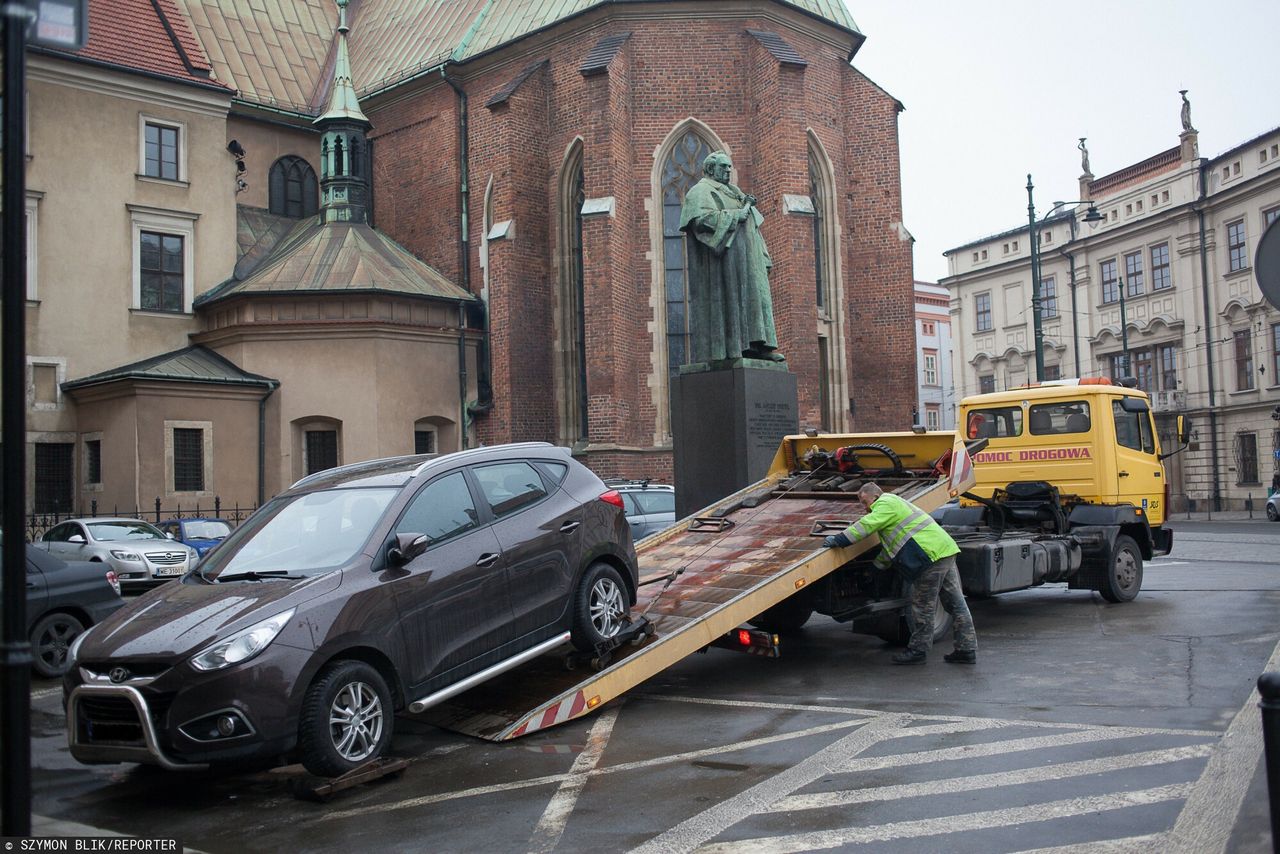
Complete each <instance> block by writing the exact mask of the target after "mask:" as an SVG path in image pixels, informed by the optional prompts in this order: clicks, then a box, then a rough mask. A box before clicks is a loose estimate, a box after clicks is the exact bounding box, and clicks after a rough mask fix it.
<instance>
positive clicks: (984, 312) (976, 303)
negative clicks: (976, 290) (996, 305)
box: [973, 293, 995, 332]
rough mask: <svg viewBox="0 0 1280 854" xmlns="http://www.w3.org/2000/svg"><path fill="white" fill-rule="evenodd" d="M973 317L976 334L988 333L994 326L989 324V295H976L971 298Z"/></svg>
mask: <svg viewBox="0 0 1280 854" xmlns="http://www.w3.org/2000/svg"><path fill="white" fill-rule="evenodd" d="M973 308H974V316H975V318H976V319H977V325H976V326H975V327H974V329H975V330H976V331H978V332H990V331H991V330H992V329H994V328H995V326H994V325H993V324H992V322H991V294H989V293H986V294H978V295H976V296H975V297H974V298H973Z"/></svg>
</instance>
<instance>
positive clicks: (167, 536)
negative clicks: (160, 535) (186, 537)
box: [164, 531, 178, 540]
mask: <svg viewBox="0 0 1280 854" xmlns="http://www.w3.org/2000/svg"><path fill="white" fill-rule="evenodd" d="M164 536H165V539H167V540H176V539H178V538H177V537H175V536H174V535H173V531H165V532H164Z"/></svg>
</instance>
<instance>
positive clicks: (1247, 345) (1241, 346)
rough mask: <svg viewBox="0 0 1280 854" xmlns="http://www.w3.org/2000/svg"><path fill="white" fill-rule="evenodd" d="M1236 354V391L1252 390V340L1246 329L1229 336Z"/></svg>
mask: <svg viewBox="0 0 1280 854" xmlns="http://www.w3.org/2000/svg"><path fill="white" fill-rule="evenodd" d="M1231 337H1232V339H1233V340H1234V341H1235V352H1236V391H1249V390H1250V389H1252V388H1253V340H1252V337H1253V336H1252V335H1251V333H1250V331H1249V330H1248V329H1241V330H1238V331H1237V332H1236V333H1235V334H1234V335H1232V336H1231Z"/></svg>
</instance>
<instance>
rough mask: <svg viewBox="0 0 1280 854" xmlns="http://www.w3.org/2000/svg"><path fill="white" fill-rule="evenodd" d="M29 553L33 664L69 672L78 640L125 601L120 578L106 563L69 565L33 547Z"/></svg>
mask: <svg viewBox="0 0 1280 854" xmlns="http://www.w3.org/2000/svg"><path fill="white" fill-rule="evenodd" d="M26 551H27V636H28V637H29V638H30V639H31V668H32V669H33V670H34V671H35V672H36V674H37V675H38V676H43V677H44V678H46V679H54V678H57V677H59V676H61V675H62V674H63V673H65V672H66V669H67V652H68V650H69V648H70V646H71V644H72V643H74V642H75V639H76V638H77V637H79V636H80V634H81V633H82V632H84V630H85V629H87V628H89V627H90V626H93V625H95V624H97V623H99V622H101V621H102V620H103V619H104V618H105V617H107V616H108V615H110V614H112V613H114V612H115V611H116V610H117V609H118V608H120V606H122V605H123V604H124V600H123V599H121V598H120V581H119V579H118V578H117V577H116V572H115V570H114V569H111V567H109V566H106V565H104V564H102V563H84V562H80V561H76V562H72V563H69V562H67V561H63V560H59V559H58V558H56V557H54V556H53V555H51V554H49V553H48V552H46V551H42V550H41V549H37V548H35V547H34V546H32V545H28V546H27V549H26Z"/></svg>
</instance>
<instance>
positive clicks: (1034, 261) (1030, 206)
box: [1027, 172, 1102, 382]
mask: <svg viewBox="0 0 1280 854" xmlns="http://www.w3.org/2000/svg"><path fill="white" fill-rule="evenodd" d="M1033 189H1035V185H1033V184H1032V183H1031V173H1029V172H1028V173H1027V231H1028V233H1029V235H1030V237H1031V323H1032V329H1033V330H1034V339H1035V348H1036V382H1044V323H1043V321H1042V320H1041V316H1040V312H1041V305H1040V226H1041V225H1042V224H1043V223H1045V222H1046V221H1048V219H1049V218H1050V217H1052V216H1053V215H1054V214H1055V213H1057V211H1058V209H1059V208H1061V207H1064V206H1065V205H1088V210H1086V211H1085V215H1084V221H1085V222H1102V214H1100V213H1099V212H1098V209H1097V208H1096V207H1095V206H1094V204H1093V202H1090V201H1086V200H1083V199H1081V200H1077V201H1074V202H1054V203H1053V207H1051V208H1049V212H1048V213H1046V214H1045V215H1044V217H1043V218H1041V219H1040V220H1038V221H1037V220H1036V203H1035V198H1034V197H1033V195H1032V190H1033Z"/></svg>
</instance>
